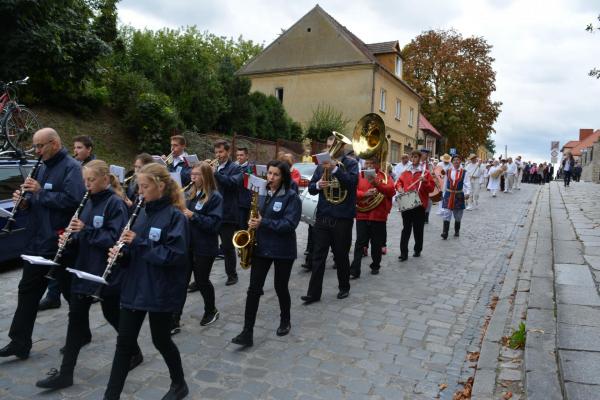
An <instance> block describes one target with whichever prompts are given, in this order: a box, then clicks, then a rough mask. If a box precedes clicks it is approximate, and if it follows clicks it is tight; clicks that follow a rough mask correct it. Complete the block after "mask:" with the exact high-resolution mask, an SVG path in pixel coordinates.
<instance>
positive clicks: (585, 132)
mask: <svg viewBox="0 0 600 400" xmlns="http://www.w3.org/2000/svg"><path fill="white" fill-rule="evenodd" d="M593 134H594V130H593V129H580V130H579V141H580V142H581V141H582V140H585V139H587V138H588V137H589V136H591V135H593Z"/></svg>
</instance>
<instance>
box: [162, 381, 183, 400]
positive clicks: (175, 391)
mask: <svg viewBox="0 0 600 400" xmlns="http://www.w3.org/2000/svg"><path fill="white" fill-rule="evenodd" d="M189 393H190V390H189V389H188V385H187V383H185V381H182V382H181V383H171V387H170V388H169V391H168V392H167V394H165V395H164V396H163V398H162V400H181V399H183V398H185V397H186V396H187V395H188V394H189Z"/></svg>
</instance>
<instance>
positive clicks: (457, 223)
mask: <svg viewBox="0 0 600 400" xmlns="http://www.w3.org/2000/svg"><path fill="white" fill-rule="evenodd" d="M459 236H460V221H454V237H459Z"/></svg>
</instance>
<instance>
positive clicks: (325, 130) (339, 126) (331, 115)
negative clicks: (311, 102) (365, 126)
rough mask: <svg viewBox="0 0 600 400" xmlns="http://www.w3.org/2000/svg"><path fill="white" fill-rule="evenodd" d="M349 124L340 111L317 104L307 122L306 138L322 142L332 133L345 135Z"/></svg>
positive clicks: (348, 120) (327, 105)
mask: <svg viewBox="0 0 600 400" xmlns="http://www.w3.org/2000/svg"><path fill="white" fill-rule="evenodd" d="M349 122H350V119H348V118H346V117H345V116H344V114H343V113H342V112H341V111H338V110H336V109H335V108H334V107H333V106H331V105H329V104H323V103H319V104H318V105H317V108H316V109H314V110H313V113H312V117H311V119H310V121H309V122H308V128H307V129H306V136H307V137H308V138H310V139H312V140H317V141H319V142H324V141H325V140H326V139H327V138H328V137H329V136H331V132H332V131H337V132H340V133H346V128H347V126H348V123H349Z"/></svg>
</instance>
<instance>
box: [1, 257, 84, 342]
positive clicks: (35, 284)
mask: <svg viewBox="0 0 600 400" xmlns="http://www.w3.org/2000/svg"><path fill="white" fill-rule="evenodd" d="M52 257H54V256H53V255H52V256H47V258H52ZM47 273H48V267H43V266H39V265H32V264H30V263H28V262H27V261H23V273H22V275H21V280H20V281H19V293H18V298H17V309H16V310H15V314H14V316H13V320H12V324H11V326H10V330H9V332H8V336H9V337H10V338H11V340H12V341H13V342H15V343H16V344H18V345H19V346H20V347H21V348H23V349H27V350H29V349H31V335H32V334H33V326H34V324H35V319H36V317H37V312H38V304H39V303H40V300H41V298H42V296H43V295H44V292H45V291H46V288H47V287H48V278H46V277H45V275H46V274H47ZM56 277H57V281H58V282H59V285H60V291H61V292H62V294H63V296H64V298H65V300H67V301H69V297H70V295H71V273H69V272H67V271H66V270H65V269H63V268H61V269H60V270H59V273H58V274H57V276H56ZM84 334H85V335H87V336H88V337H91V336H92V334H91V332H90V328H89V326H87V327H86V328H85V331H84Z"/></svg>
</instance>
